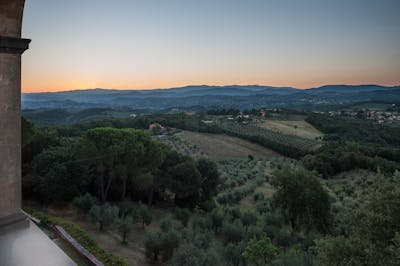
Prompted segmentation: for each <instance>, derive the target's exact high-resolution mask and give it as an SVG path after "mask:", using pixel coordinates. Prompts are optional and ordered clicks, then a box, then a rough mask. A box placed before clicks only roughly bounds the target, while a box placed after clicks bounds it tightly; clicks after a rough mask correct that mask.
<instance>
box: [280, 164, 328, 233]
mask: <svg viewBox="0 0 400 266" xmlns="http://www.w3.org/2000/svg"><path fill="white" fill-rule="evenodd" d="M273 176H274V178H273V180H272V184H273V186H274V187H275V188H276V189H277V191H276V193H275V194H274V198H273V201H274V203H275V205H276V206H278V207H280V208H281V210H282V213H283V214H284V215H285V217H286V218H287V220H288V221H289V222H290V225H291V226H292V228H293V229H294V230H296V229H297V228H298V227H299V226H304V227H305V228H306V229H308V230H311V229H313V228H315V229H317V230H319V231H322V232H326V231H328V229H329V226H330V219H331V216H330V215H331V214H330V211H331V205H330V201H329V196H328V193H327V192H326V191H325V190H324V188H323V187H322V185H321V183H320V182H319V180H318V179H317V177H316V176H315V173H314V172H310V171H307V170H304V169H291V168H289V167H287V166H285V167H283V168H282V170H277V171H275V172H274V174H273Z"/></svg>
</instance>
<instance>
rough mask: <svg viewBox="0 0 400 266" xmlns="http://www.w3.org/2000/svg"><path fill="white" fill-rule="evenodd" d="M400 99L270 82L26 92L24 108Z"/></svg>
mask: <svg viewBox="0 0 400 266" xmlns="http://www.w3.org/2000/svg"><path fill="white" fill-rule="evenodd" d="M372 100H380V101H385V100H386V101H400V87H399V86H397V87H384V86H378V85H360V86H349V85H329V86H323V87H319V88H312V89H306V90H300V89H296V88H289V87H268V86H236V85H232V86H204V85H202V86H187V87H182V88H171V89H157V90H106V89H94V90H75V91H65V92H53V93H50V92H46V93H25V94H23V95H22V108H23V109H55V108H63V109H66V108H68V109H84V108H121V107H125V108H131V109H149V110H153V111H156V110H165V109H169V108H191V107H195V106H196V107H202V108H208V109H209V108H216V107H218V108H239V109H253V108H260V107H268V108H295V109H313V108H314V109H315V108H319V107H321V106H325V105H334V104H339V105H342V104H351V103H356V102H363V101H372Z"/></svg>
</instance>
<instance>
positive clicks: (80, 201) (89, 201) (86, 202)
mask: <svg viewBox="0 0 400 266" xmlns="http://www.w3.org/2000/svg"><path fill="white" fill-rule="evenodd" d="M72 204H73V205H74V206H75V208H77V209H78V210H80V211H81V212H82V213H83V214H87V213H88V212H89V211H90V209H91V208H92V207H93V205H97V204H99V200H98V199H97V198H96V197H93V196H91V195H90V194H89V193H87V192H86V194H85V195H83V196H79V197H75V198H74V200H73V201H72Z"/></svg>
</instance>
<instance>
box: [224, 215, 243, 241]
mask: <svg viewBox="0 0 400 266" xmlns="http://www.w3.org/2000/svg"><path fill="white" fill-rule="evenodd" d="M222 234H223V235H224V237H225V241H226V243H229V242H233V243H237V242H240V241H241V240H243V238H244V235H245V229H244V227H243V224H242V222H241V221H240V220H239V219H236V220H235V221H233V222H232V223H231V222H226V223H224V225H223V226H222Z"/></svg>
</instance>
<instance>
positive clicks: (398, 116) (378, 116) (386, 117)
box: [328, 104, 400, 124]
mask: <svg viewBox="0 0 400 266" xmlns="http://www.w3.org/2000/svg"><path fill="white" fill-rule="evenodd" d="M392 107H393V109H392V108H390V109H387V110H368V109H362V110H352V111H329V112H328V113H329V114H330V115H331V116H349V117H355V118H361V119H369V120H373V121H376V122H377V123H379V124H383V123H395V122H396V123H397V122H400V111H399V107H398V106H396V105H395V104H393V105H392ZM396 109H397V110H396Z"/></svg>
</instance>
